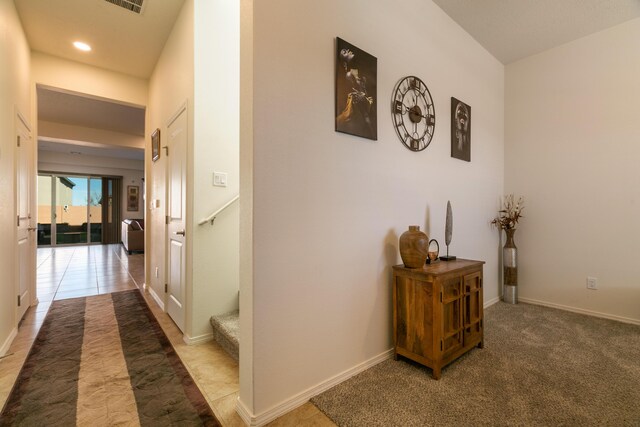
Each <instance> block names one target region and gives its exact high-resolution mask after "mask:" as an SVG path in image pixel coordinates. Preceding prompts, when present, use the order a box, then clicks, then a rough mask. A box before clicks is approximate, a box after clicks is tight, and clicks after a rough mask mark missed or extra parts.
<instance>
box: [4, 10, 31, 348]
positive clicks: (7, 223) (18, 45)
mask: <svg viewBox="0 0 640 427" xmlns="http://www.w3.org/2000/svg"><path fill="white" fill-rule="evenodd" d="M0 58H2V63H1V64H0V236H2V239H0V272H1V273H2V279H0V280H1V281H0V356H1V355H3V354H4V352H6V350H7V348H8V344H10V340H11V338H12V334H13V331H14V330H15V328H16V327H17V325H16V324H15V304H16V289H15V280H16V277H15V267H16V255H15V253H16V200H15V197H16V196H15V177H14V174H15V168H14V155H15V120H16V113H17V112H20V113H21V114H22V115H23V116H24V117H25V118H26V119H27V120H29V119H30V117H31V107H30V101H31V99H30V86H29V76H30V74H31V61H30V50H29V44H28V42H27V39H26V37H25V34H24V31H23V29H22V25H21V23H20V19H19V17H18V14H17V12H16V9H15V6H14V4H13V1H11V0H0Z"/></svg>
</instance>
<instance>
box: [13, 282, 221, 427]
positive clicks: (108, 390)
mask: <svg viewBox="0 0 640 427" xmlns="http://www.w3.org/2000/svg"><path fill="white" fill-rule="evenodd" d="M40 425H47V426H73V425H141V426H171V425H179V426H219V425H220V423H219V422H218V420H217V419H216V418H215V416H214V415H213V413H212V412H211V409H210V408H209V406H208V404H207V402H206V400H205V399H204V396H203V395H202V393H201V392H200V390H198V388H197V387H196V385H195V383H194V381H193V379H192V378H191V377H190V376H189V373H188V372H187V370H186V368H185V367H184V365H183V364H182V362H181V361H180V359H179V357H178V355H177V354H176V352H175V350H174V349H173V347H172V346H171V344H170V342H169V340H168V339H167V337H166V335H165V334H164V332H163V331H162V329H161V327H160V325H159V324H158V322H157V321H156V319H155V317H154V316H153V314H152V313H151V311H150V310H149V307H147V304H146V302H145V301H144V298H143V296H142V295H141V294H140V292H139V291H137V290H134V291H125V292H118V293H114V294H109V295H99V296H93V297H86V298H76V299H69V300H62V301H54V302H53V304H52V305H51V308H50V310H49V313H48V315H47V318H46V319H45V321H44V323H43V325H42V328H41V329H40V332H39V333H38V336H37V338H36V340H35V342H34V344H33V347H32V348H31V351H30V353H29V356H28V357H27V360H26V361H25V364H24V366H23V367H22V370H21V371H20V374H19V376H18V379H17V380H16V383H15V385H14V387H13V390H12V391H11V394H10V396H9V398H8V399H7V402H6V403H5V407H4V408H3V410H2V414H1V415H0V426H40Z"/></svg>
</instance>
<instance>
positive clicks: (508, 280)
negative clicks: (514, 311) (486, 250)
mask: <svg viewBox="0 0 640 427" xmlns="http://www.w3.org/2000/svg"><path fill="white" fill-rule="evenodd" d="M504 231H505V232H506V233H507V242H506V243H505V244H504V247H503V248H502V299H503V300H504V302H506V303H509V304H517V303H518V248H517V247H516V244H515V243H514V241H513V235H514V233H515V232H516V230H515V228H509V229H505V230H504Z"/></svg>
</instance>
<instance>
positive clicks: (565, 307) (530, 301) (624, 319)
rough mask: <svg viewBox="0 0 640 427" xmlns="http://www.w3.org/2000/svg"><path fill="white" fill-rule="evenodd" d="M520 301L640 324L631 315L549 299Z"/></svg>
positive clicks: (525, 299) (639, 321)
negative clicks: (559, 302) (565, 303)
mask: <svg viewBox="0 0 640 427" xmlns="http://www.w3.org/2000/svg"><path fill="white" fill-rule="evenodd" d="M518 301H521V302H524V303H527V304H534V305H542V306H545V307H551V308H557V309H560V310H565V311H571V312H573V313H580V314H587V315H589V316H594V317H601V318H603V319H610V320H617V321H618V322H623V323H631V324H632V325H640V320H638V319H631V318H630V317H622V316H616V315H614V314H607V313H600V312H599V311H593V310H586V309H584V308H577V307H571V306H568V305H562V304H556V303H553V302H547V301H540V300H536V299H531V298H522V297H518Z"/></svg>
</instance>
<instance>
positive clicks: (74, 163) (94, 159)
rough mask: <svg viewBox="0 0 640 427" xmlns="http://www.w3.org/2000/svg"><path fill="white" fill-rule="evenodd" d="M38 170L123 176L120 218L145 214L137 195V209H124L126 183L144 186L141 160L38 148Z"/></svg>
mask: <svg viewBox="0 0 640 427" xmlns="http://www.w3.org/2000/svg"><path fill="white" fill-rule="evenodd" d="M38 171H46V172H59V173H69V174H90V175H102V176H121V177H122V200H121V201H120V203H121V204H122V213H121V214H122V219H124V218H144V200H143V199H142V197H140V204H139V209H138V210H137V211H128V210H127V186H128V185H136V186H138V187H139V191H142V190H143V181H142V179H143V178H144V162H143V161H142V160H130V159H116V158H110V157H98V156H87V155H83V156H81V158H79V156H75V155H72V154H68V153H58V152H52V151H42V150H41V151H40V152H39V155H38Z"/></svg>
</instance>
